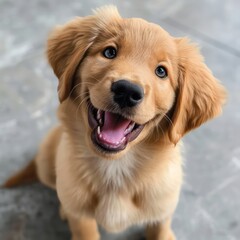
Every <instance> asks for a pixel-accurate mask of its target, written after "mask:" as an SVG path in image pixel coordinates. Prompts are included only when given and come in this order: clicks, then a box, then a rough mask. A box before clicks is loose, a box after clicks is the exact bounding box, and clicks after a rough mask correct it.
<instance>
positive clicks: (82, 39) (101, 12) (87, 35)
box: [47, 6, 120, 102]
mask: <svg viewBox="0 0 240 240" xmlns="http://www.w3.org/2000/svg"><path fill="white" fill-rule="evenodd" d="M94 13H95V15H93V16H87V17H83V18H80V17H78V18H76V19H74V20H72V21H70V22H68V23H67V24H65V25H63V26H60V27H57V28H56V29H55V30H54V31H53V33H52V34H51V35H50V36H49V39H48V42H47V56H48V61H49V63H50V65H51V66H52V68H53V71H54V73H55V75H56V76H57V77H58V79H59V85H58V96H59V100H60V102H62V101H64V100H65V99H66V98H67V97H68V96H69V94H70V91H71V87H72V79H73V77H74V74H75V72H76V70H77V67H78V66H79V64H81V61H82V60H83V59H84V57H85V55H86V54H87V50H88V49H89V47H90V46H91V45H92V44H93V43H94V41H95V40H96V38H97V37H98V35H99V34H100V32H101V31H103V30H104V29H106V28H108V26H109V24H111V23H112V22H114V21H116V20H119V19H120V16H119V14H118V11H117V9H116V8H115V7H114V6H106V7H103V8H100V9H97V10H96V11H95V12H94Z"/></svg>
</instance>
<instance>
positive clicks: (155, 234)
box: [146, 218, 176, 240]
mask: <svg viewBox="0 0 240 240" xmlns="http://www.w3.org/2000/svg"><path fill="white" fill-rule="evenodd" d="M146 237H147V240H176V238H175V235H174V233H173V231H172V229H171V218H168V219H167V220H165V221H163V222H159V223H155V224H152V225H148V226H147V229H146Z"/></svg>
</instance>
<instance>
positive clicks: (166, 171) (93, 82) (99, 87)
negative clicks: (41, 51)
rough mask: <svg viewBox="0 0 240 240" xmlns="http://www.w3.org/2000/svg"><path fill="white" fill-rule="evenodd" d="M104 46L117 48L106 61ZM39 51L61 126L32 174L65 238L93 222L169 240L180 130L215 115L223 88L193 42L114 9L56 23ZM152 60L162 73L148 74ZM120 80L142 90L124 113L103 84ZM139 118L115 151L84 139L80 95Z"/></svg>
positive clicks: (89, 235)
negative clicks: (135, 131)
mask: <svg viewBox="0 0 240 240" xmlns="http://www.w3.org/2000/svg"><path fill="white" fill-rule="evenodd" d="M107 46H114V47H115V48H117V49H118V55H117V57H116V58H115V59H106V58H104V57H103V55H102V51H103V50H104V49H105V48H106V47H107ZM47 55H48V59H49V63H50V65H51V66H52V68H53V70H54V72H55V74H56V76H57V77H58V79H59V87H58V94H59V100H60V103H61V104H60V106H59V109H58V116H59V119H60V122H61V125H60V126H58V127H56V128H55V129H53V130H52V131H51V132H50V134H49V135H48V136H47V138H46V139H45V141H44V143H43V144H42V146H41V148H40V151H39V153H38V155H37V157H36V165H37V173H38V177H39V179H40V180H41V182H43V183H44V184H46V185H47V186H49V187H51V188H56V190H57V193H58V196H59V199H60V202H61V206H62V209H61V212H62V215H63V216H64V217H66V218H67V219H68V222H69V225H70V229H71V231H72V239H74V240H97V239H99V234H98V231H97V225H96V222H97V223H98V224H100V225H101V226H103V227H104V228H105V229H107V230H109V231H113V232H116V231H121V230H124V229H125V228H127V227H129V226H131V225H134V224H144V225H146V226H147V231H146V236H147V239H148V240H173V239H175V237H174V234H173V233H172V231H171V217H172V215H173V213H174V210H175V208H176V206H177V203H178V199H179V192H180V189H181V185H182V175H183V174H182V166H181V165H182V160H181V154H180V148H181V144H180V142H179V140H180V138H181V137H182V136H183V135H184V134H186V133H187V132H189V131H190V130H192V129H194V128H196V127H198V126H200V125H201V124H202V123H204V122H206V121H207V120H209V119H211V118H213V117H215V116H217V115H218V114H220V113H221V108H222V104H223V103H224V100H225V90H224V88H223V87H222V86H221V85H220V83H219V82H218V81H217V80H216V79H215V78H214V76H213V75H212V73H211V72H210V71H209V69H208V68H207V66H206V65H205V64H204V62H203V58H202V56H201V55H200V53H199V51H198V49H197V47H196V46H195V45H193V44H192V43H190V42H189V41H188V40H187V39H186V38H177V39H176V38H174V37H172V36H170V35H169V34H168V33H167V32H166V31H164V30H163V29H162V28H161V27H159V26H158V25H156V24H152V23H148V22H146V21H144V20H142V19H134V18H133V19H123V18H121V17H120V16H119V14H118V12H117V10H116V8H114V7H104V8H101V9H99V10H97V11H96V12H95V14H94V15H93V16H88V17H83V18H76V19H74V20H73V21H71V22H69V23H67V24H66V25H64V26H61V27H58V28H56V29H55V31H54V32H53V33H52V35H51V36H50V37H49V40H48V49H47ZM159 64H161V65H163V66H164V67H165V68H166V69H167V70H168V77H167V78H166V79H160V78H159V77H157V76H156V74H155V69H156V67H157V66H158V65H159ZM119 79H128V80H129V81H131V82H133V83H136V84H138V85H139V86H141V87H142V88H143V90H144V99H143V101H142V102H141V103H140V104H139V105H138V106H136V107H134V111H132V112H129V111H125V110H121V109H119V108H118V107H117V106H116V105H115V104H114V102H113V100H112V92H111V91H110V87H111V84H112V83H113V82H115V81H117V80H119ZM88 101H90V102H91V103H92V105H93V106H94V107H95V108H97V109H101V110H104V111H114V112H116V113H118V114H121V115H123V116H125V117H126V118H128V119H131V120H132V121H134V122H136V123H138V124H145V126H144V129H143V130H142V132H141V133H140V135H139V136H138V137H137V138H136V139H135V140H133V141H131V142H129V143H128V144H127V146H126V148H125V149H124V150H122V151H119V152H116V153H108V152H105V151H102V150H100V149H99V148H98V147H96V146H95V144H94V143H93V142H92V140H91V132H92V129H91V128H90V127H89V124H88V107H89V102H88Z"/></svg>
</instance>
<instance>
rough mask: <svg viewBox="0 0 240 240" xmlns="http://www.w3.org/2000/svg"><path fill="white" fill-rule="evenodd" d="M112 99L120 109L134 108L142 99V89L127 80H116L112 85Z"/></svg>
mask: <svg viewBox="0 0 240 240" xmlns="http://www.w3.org/2000/svg"><path fill="white" fill-rule="evenodd" d="M111 91H112V92H113V94H114V95H113V99H114V102H116V103H117V104H118V105H119V107H120V108H125V107H134V106H136V105H138V104H139V103H140V102H141V101H142V100H143V97H144V93H143V88H142V87H140V86H139V85H137V84H134V83H131V82H130V81H127V80H118V81H116V82H114V83H112V86H111Z"/></svg>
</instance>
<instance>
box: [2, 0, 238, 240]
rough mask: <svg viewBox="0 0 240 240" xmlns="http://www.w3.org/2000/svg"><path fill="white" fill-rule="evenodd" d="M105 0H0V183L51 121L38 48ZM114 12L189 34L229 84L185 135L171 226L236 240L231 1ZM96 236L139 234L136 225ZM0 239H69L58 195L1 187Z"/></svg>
mask: <svg viewBox="0 0 240 240" xmlns="http://www.w3.org/2000/svg"><path fill="white" fill-rule="evenodd" d="M106 3H111V2H109V1H107V0H106V1H105V0H101V1H100V0H88V1H86V0H82V1H80V0H78V1H76V0H72V1H64V0H35V1H26V0H21V1H15V0H0V76H1V80H0V183H1V182H3V181H4V180H5V179H6V178H7V177H8V176H9V175H11V174H12V173H13V172H15V171H16V170H18V169H19V168H20V167H21V166H23V165H24V164H25V163H26V162H27V161H28V160H29V159H30V158H31V157H32V156H33V155H34V153H35V151H36V149H37V146H38V144H39V142H40V139H41V138H42V136H43V135H44V134H45V133H46V131H47V130H48V129H49V128H50V127H51V126H52V125H53V124H54V122H55V121H56V119H55V112H54V109H55V107H56V105H57V97H56V83H57V81H56V78H55V77H54V75H53V74H52V72H51V70H50V68H49V67H48V65H47V62H46V59H45V56H44V46H45V41H46V38H47V35H48V32H49V31H50V30H51V29H52V28H53V26H55V25H56V24H60V23H64V22H66V21H67V20H69V19H71V18H73V17H74V16H77V15H80V16H83V15H87V14H90V12H91V11H90V9H92V8H95V7H97V6H101V5H104V4H106ZM112 3H114V4H116V5H117V6H118V7H119V10H120V12H121V13H122V15H123V16H138V17H143V18H146V19H147V20H149V21H153V22H156V23H158V24H160V25H161V26H162V27H164V28H165V29H166V30H168V31H169V32H170V33H171V34H172V35H174V36H189V37H190V38H191V39H193V40H194V41H196V42H198V43H199V44H200V46H201V48H202V53H203V54H204V56H205V58H206V62H207V64H208V65H209V67H210V68H211V69H212V71H213V72H214V74H215V75H216V76H217V77H218V78H219V79H220V80H221V81H222V82H223V84H224V85H225V86H226V88H227V89H228V92H229V99H228V103H227V105H226V106H225V108H224V113H223V115H222V117H220V118H218V119H216V120H214V121H212V122H209V123H208V124H206V125H204V126H203V127H201V128H200V129H198V130H196V131H194V132H192V133H191V134H190V135H188V136H187V137H185V139H184V142H185V158H186V166H185V173H186V177H185V185H184V188H183V191H182V195H181V200H180V203H179V205H178V209H177V211H176V214H175V217H174V221H173V228H174V231H175V232H176V235H177V237H178V239H179V240H203V239H204V240H205V239H207V240H238V239H240V139H239V136H240V77H239V71H240V40H239V39H240V15H239V9H240V1H239V0H228V1H226V0H202V1H195V0H194V1H192V0H191V1H190V0H189V1H187V0H150V1H139V0H133V1H118V0H114V1H113V2H112ZM102 232H103V233H102V239H103V240H110V239H111V240H123V239H126V240H129V239H131V240H132V239H140V238H141V236H143V233H142V230H141V229H138V228H134V229H130V230H129V231H127V232H126V233H122V234H119V235H109V234H107V233H105V232H104V231H102ZM0 239H1V240H33V239H34V240H55V239H58V240H64V239H70V234H69V231H68V228H67V224H66V223H64V222H61V221H60V219H59V217H58V200H57V198H56V194H55V193H54V192H52V191H51V190H49V189H46V188H45V187H43V186H41V185H40V184H34V185H32V186H26V187H21V188H18V189H14V190H0Z"/></svg>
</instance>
